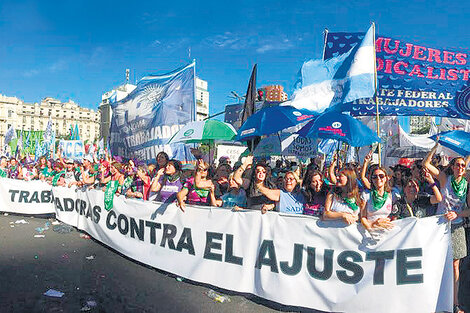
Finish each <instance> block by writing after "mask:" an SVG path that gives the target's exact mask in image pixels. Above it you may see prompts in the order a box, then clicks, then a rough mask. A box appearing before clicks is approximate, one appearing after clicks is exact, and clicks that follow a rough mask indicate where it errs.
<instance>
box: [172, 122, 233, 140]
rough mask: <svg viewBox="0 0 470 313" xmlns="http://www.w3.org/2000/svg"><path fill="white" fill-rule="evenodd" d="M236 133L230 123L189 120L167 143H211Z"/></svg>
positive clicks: (229, 137)
mask: <svg viewBox="0 0 470 313" xmlns="http://www.w3.org/2000/svg"><path fill="white" fill-rule="evenodd" d="M236 135H237V132H236V130H235V129H234V128H233V126H232V125H230V124H228V123H224V122H221V121H217V120H205V121H196V122H190V123H188V124H186V125H184V126H183V128H181V129H180V130H179V131H178V132H177V133H176V134H175V135H174V136H173V137H171V139H170V140H169V141H168V143H177V142H183V143H198V142H199V143H211V142H213V141H214V140H232V139H234V138H235V136H236Z"/></svg>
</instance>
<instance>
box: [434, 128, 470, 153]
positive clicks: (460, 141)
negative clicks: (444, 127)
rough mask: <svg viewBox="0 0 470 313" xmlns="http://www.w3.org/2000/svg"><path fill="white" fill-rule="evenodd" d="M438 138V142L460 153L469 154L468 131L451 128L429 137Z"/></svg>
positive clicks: (469, 138)
mask: <svg viewBox="0 0 470 313" xmlns="http://www.w3.org/2000/svg"><path fill="white" fill-rule="evenodd" d="M438 136H439V137H440V138H439V143H440V144H441V145H443V146H444V147H447V148H449V149H451V150H453V151H455V152H457V153H458V154H460V155H463V156H467V155H469V154H470V133H467V132H464V131H463V130H451V131H447V132H443V133H440V134H437V135H434V136H431V137H430V138H431V139H433V140H436V138H437V137H438Z"/></svg>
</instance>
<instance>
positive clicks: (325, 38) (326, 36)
mask: <svg viewBox="0 0 470 313" xmlns="http://www.w3.org/2000/svg"><path fill="white" fill-rule="evenodd" d="M323 36H324V38H323V55H322V59H323V60H325V51H326V41H327V40H328V28H325V30H324V31H323Z"/></svg>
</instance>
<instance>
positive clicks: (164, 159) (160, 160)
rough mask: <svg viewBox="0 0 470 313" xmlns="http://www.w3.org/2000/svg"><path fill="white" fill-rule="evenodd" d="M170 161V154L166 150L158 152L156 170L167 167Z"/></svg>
mask: <svg viewBox="0 0 470 313" xmlns="http://www.w3.org/2000/svg"><path fill="white" fill-rule="evenodd" d="M168 161H170V157H169V156H168V154H166V152H163V151H160V152H159V153H158V154H157V167H156V168H155V171H156V172H158V170H160V169H162V168H165V167H166V164H167V163H168Z"/></svg>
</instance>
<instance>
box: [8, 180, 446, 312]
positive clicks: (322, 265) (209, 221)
mask: <svg viewBox="0 0 470 313" xmlns="http://www.w3.org/2000/svg"><path fill="white" fill-rule="evenodd" d="M0 205H1V208H0V211H4V212H14V213H22V214H44V213H55V215H56V217H57V219H58V220H60V221H62V222H64V223H67V224H69V225H72V226H74V227H77V228H78V229H81V230H83V231H85V232H87V233H88V234H90V236H92V237H93V238H95V239H96V240H98V241H100V242H102V243H103V244H105V245H107V246H109V247H111V248H113V249H115V250H116V251H119V252H120V253H122V254H124V255H126V256H128V257H130V258H132V259H134V260H137V261H139V262H142V263H145V264H147V265H150V266H152V267H155V268H158V269H160V270H164V271H167V272H170V273H173V274H175V275H178V276H181V277H184V278H187V279H190V280H193V281H197V282H202V283H206V284H210V285H214V286H217V287H220V288H224V289H229V290H233V291H237V292H242V293H251V294H255V295H257V296H259V297H262V298H265V299H268V300H272V301H275V302H278V303H281V304H284V305H292V306H300V307H306V308H313V309H317V310H322V311H334V312H379V311H380V312H426V313H429V312H438V311H452V310H451V309H452V251H451V248H450V231H449V225H448V223H447V222H445V220H444V219H443V217H442V216H433V217H428V218H422V219H416V218H407V219H403V220H399V221H395V222H394V226H395V227H394V228H393V229H392V230H391V231H388V232H385V233H383V234H382V235H381V236H379V237H374V238H375V239H374V238H372V237H371V236H370V235H369V234H368V233H367V232H365V231H364V228H363V227H362V226H361V225H360V224H354V225H350V226H345V225H344V224H343V223H340V222H335V221H321V220H320V219H318V218H315V217H309V216H292V215H283V214H278V213H275V212H268V213H267V214H265V215H261V214H260V212H259V211H241V212H232V211H231V210H226V209H220V208H203V207H194V206H187V207H186V209H185V212H182V211H181V210H180V209H179V208H177V207H176V205H175V204H162V203H156V202H149V201H139V200H135V199H126V198H125V197H123V196H116V197H115V198H114V205H113V208H112V210H110V211H106V210H105V209H104V193H103V192H102V191H98V190H89V191H80V190H74V189H70V188H65V187H51V186H49V185H47V184H45V183H42V182H37V181H35V182H25V181H19V180H11V179H0Z"/></svg>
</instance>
